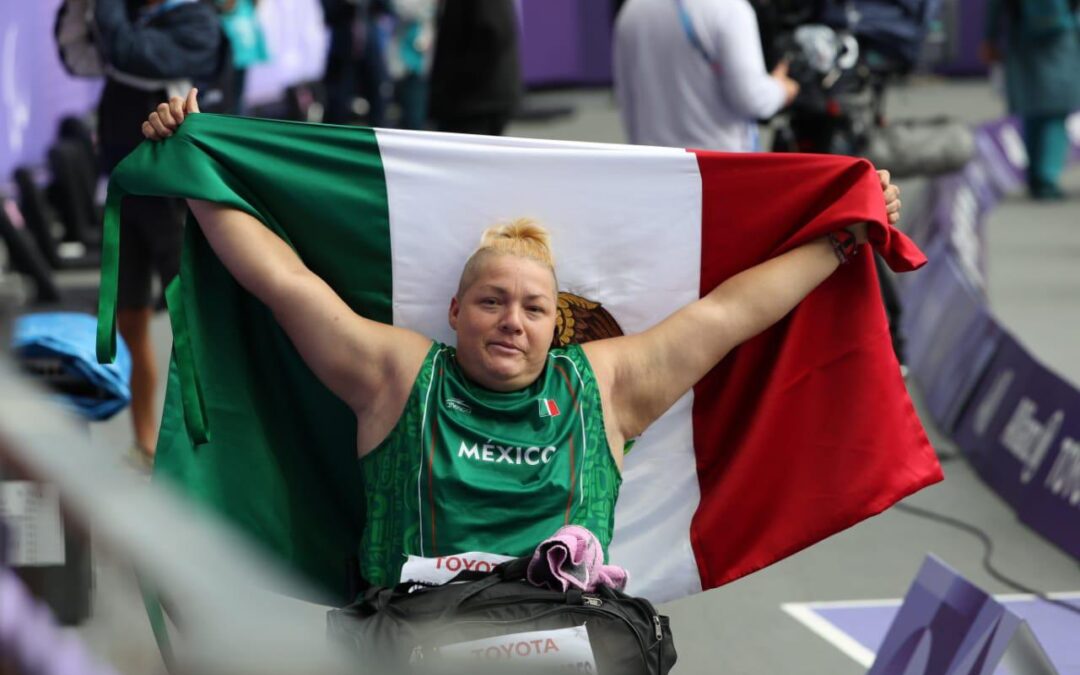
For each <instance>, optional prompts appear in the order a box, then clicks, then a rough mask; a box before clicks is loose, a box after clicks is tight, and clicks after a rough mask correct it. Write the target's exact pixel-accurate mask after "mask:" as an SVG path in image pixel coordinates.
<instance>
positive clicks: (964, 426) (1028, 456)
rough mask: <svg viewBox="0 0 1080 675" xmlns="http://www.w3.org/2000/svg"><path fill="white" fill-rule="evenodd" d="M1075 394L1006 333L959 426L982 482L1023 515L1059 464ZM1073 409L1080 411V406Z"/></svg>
mask: <svg viewBox="0 0 1080 675" xmlns="http://www.w3.org/2000/svg"><path fill="white" fill-rule="evenodd" d="M1070 394H1072V395H1073V397H1077V396H1080V394H1077V393H1076V392H1074V391H1072V388H1071V386H1070V385H1069V384H1068V383H1066V382H1065V381H1063V380H1061V378H1059V377H1057V376H1056V375H1054V374H1053V373H1051V372H1050V371H1049V370H1047V369H1046V368H1045V367H1043V366H1042V365H1041V364H1039V363H1038V362H1036V361H1035V360H1034V359H1033V358H1032V357H1031V356H1030V355H1029V354H1028V353H1027V351H1026V350H1025V349H1024V347H1023V346H1022V345H1021V344H1020V343H1019V342H1017V341H1016V339H1015V338H1013V337H1012V336H1011V335H1009V334H1007V333H1003V334H1002V336H1001V338H1000V340H999V344H998V349H997V352H996V353H995V354H994V358H993V359H992V360H991V361H990V363H989V365H988V366H987V368H986V371H985V373H984V375H983V377H982V378H981V380H980V382H979V385H978V387H977V388H976V390H975V392H974V393H973V395H972V397H971V401H970V403H969V404H968V406H967V407H966V409H965V411H964V413H963V415H962V416H961V418H960V420H959V422H958V423H957V426H956V430H955V434H954V439H955V440H956V442H957V444H958V445H959V446H960V447H961V448H962V449H963V450H964V451H965V452H966V453H967V454H968V456H969V457H970V459H971V461H972V464H973V465H974V466H975V468H976V469H977V470H978V471H979V473H980V474H981V475H982V477H983V479H984V480H986V482H988V483H989V484H990V485H991V487H993V488H994V490H995V491H997V492H998V494H1000V495H1001V496H1002V497H1003V498H1004V499H1005V500H1006V501H1008V502H1009V503H1010V504H1011V505H1012V506H1013V508H1015V509H1017V510H1018V511H1020V510H1022V509H1023V508H1024V505H1025V502H1026V501H1027V499H1028V493H1029V492H1030V490H1031V488H1032V486H1033V485H1035V484H1036V482H1037V481H1038V480H1040V479H1043V480H1044V479H1045V478H1044V477H1045V476H1046V474H1047V471H1048V468H1049V466H1051V465H1052V464H1053V463H1054V460H1055V459H1056V455H1057V451H1058V448H1059V446H1060V445H1061V438H1062V431H1063V428H1062V427H1063V423H1064V422H1065V413H1064V410H1066V409H1068V404H1069V401H1068V399H1069V398H1070ZM1072 405H1073V409H1076V410H1080V401H1076V400H1074V401H1073V402H1072ZM1073 529H1076V528H1075V524H1074V525H1073Z"/></svg>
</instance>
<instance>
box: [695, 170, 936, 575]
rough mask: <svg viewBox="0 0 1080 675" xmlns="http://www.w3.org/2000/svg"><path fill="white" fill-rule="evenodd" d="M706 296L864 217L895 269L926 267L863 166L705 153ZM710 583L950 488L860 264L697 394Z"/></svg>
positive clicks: (701, 516)
mask: <svg viewBox="0 0 1080 675" xmlns="http://www.w3.org/2000/svg"><path fill="white" fill-rule="evenodd" d="M696 156H697V160H698V167H699V170H700V173H701V180H702V200H703V203H702V233H701V251H702V254H701V255H702V259H701V289H700V292H701V294H702V295H705V294H706V293H708V292H709V291H710V290H712V289H713V288H715V287H716V285H717V284H719V283H720V282H721V281H723V280H724V279H726V278H728V277H730V276H731V275H733V274H735V273H737V272H739V271H741V270H743V269H746V268H747V267H750V266H752V265H754V264H756V263H758V262H761V261H764V260H766V259H768V258H770V257H772V256H775V255H777V254H778V253H780V252H783V251H785V250H788V249H791V248H793V247H795V246H798V245H799V244H802V243H804V242H807V241H810V240H812V239H814V238H817V237H820V236H822V235H824V234H826V233H828V232H830V231H833V230H836V229H839V228H841V227H844V226H846V225H850V224H852V223H855V222H859V221H871V222H872V223H873V225H872V228H871V229H872V233H871V240H872V241H874V242H875V245H876V246H877V248H878V250H879V251H880V252H881V254H882V256H883V257H884V258H885V260H886V261H887V262H888V263H889V265H890V267H892V268H893V269H894V270H910V269H914V268H917V267H919V266H921V265H922V264H923V263H925V261H926V258H925V257H924V256H923V255H922V253H921V252H920V251H919V250H918V248H916V247H915V245H914V244H913V243H912V242H911V241H910V240H909V239H907V237H905V236H904V235H903V234H901V233H900V232H899V231H897V230H896V229H894V228H892V227H890V226H888V225H887V224H886V223H887V220H886V217H885V210H884V200H883V199H882V196H881V188H880V185H879V183H878V179H877V176H876V175H875V174H874V172H873V167H872V166H871V165H870V164H869V163H868V162H865V161H862V160H855V159H851V158H844V157H836V156H824V155H803V156H798V155H783V156H776V155H768V154H745V155H724V154H720V153H712V152H696ZM693 425H694V429H693V434H694V447H695V455H696V458H697V472H698V481H699V483H700V488H701V501H700V504H699V506H698V509H697V511H696V513H695V514H694V518H693V521H692V524H691V532H690V538H691V542H692V544H693V548H694V554H695V557H696V560H697V564H698V569H699V572H700V575H701V584H702V587H703V588H712V587H715V586H719V585H721V584H724V583H727V582H729V581H732V580H734V579H737V578H739V577H741V576H743V575H746V574H749V573H751V572H753V571H755V570H757V569H760V568H762V567H764V566H766V565H770V564H772V563H773V562H776V561H777V560H780V559H781V558H784V557H786V556H788V555H791V554H792V553H795V552H796V551H799V550H800V549H802V548H805V547H806V546H809V545H811V544H813V543H815V542H817V541H819V540H821V539H823V538H825V537H827V536H829V535H831V534H834V533H836V532H838V531H840V530H843V529H845V528H847V527H850V526H851V525H854V524H855V523H857V522H859V521H861V520H863V519H865V518H867V517H869V516H872V515H874V514H876V513H878V512H880V511H882V510H884V509H886V508H888V507H889V506H891V505H892V504H893V503H895V502H896V501H898V500H900V499H902V498H903V497H905V496H907V495H909V494H911V493H912V492H915V491H916V490H919V489H921V488H922V487H924V486H926V485H929V484H931V483H935V482H937V481H939V480H941V479H942V473H941V468H940V466H939V464H938V461H937V457H936V455H935V454H934V451H933V448H931V446H930V443H929V441H928V440H927V438H926V435H925V433H924V431H923V428H922V425H921V423H920V422H919V419H918V417H917V416H916V414H915V410H914V407H913V406H912V404H911V401H910V399H909V398H908V395H907V390H906V388H905V386H904V381H903V379H902V378H901V375H900V369H899V365H898V364H897V362H896V358H895V356H894V355H893V352H892V345H891V342H890V339H889V330H888V325H887V323H886V318H885V314H884V310H883V307H882V302H881V297H880V291H879V287H878V282H877V278H876V275H875V272H874V263H873V256H872V255H869V254H868V252H867V251H864V252H863V253H862V255H860V256H858V257H857V258H855V260H854V261H853V262H852V263H851V264H849V265H847V266H845V267H843V268H841V269H839V270H838V271H837V272H836V273H835V274H833V276H832V277H831V278H829V279H828V280H827V281H826V282H825V283H823V284H822V285H821V286H820V287H818V289H816V290H815V291H814V292H812V293H811V294H810V295H809V297H807V298H806V300H804V301H803V303H802V304H801V305H799V307H797V308H796V309H795V310H794V311H793V312H792V313H791V314H789V315H788V316H787V317H786V318H785V319H784V320H783V321H781V322H780V323H779V324H778V325H777V326H775V327H773V328H772V329H770V330H768V331H766V332H765V333H763V334H761V335H759V336H757V337H756V338H754V339H752V340H750V341H749V342H747V343H745V344H744V345H742V346H741V347H739V349H738V350H736V351H735V352H733V353H732V354H731V355H729V356H728V358H726V359H725V360H724V361H723V362H722V363H721V364H720V365H719V366H718V367H717V368H715V369H713V371H712V372H711V373H709V374H708V375H707V376H706V377H705V378H704V379H702V380H701V381H700V382H699V383H698V384H697V385H696V386H695V387H694V408H693Z"/></svg>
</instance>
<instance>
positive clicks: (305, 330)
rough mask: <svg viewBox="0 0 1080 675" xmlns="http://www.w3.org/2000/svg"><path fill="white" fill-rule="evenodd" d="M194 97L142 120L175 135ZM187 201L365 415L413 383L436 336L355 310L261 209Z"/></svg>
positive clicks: (229, 263)
mask: <svg viewBox="0 0 1080 675" xmlns="http://www.w3.org/2000/svg"><path fill="white" fill-rule="evenodd" d="M195 96H196V92H195V90H192V92H191V93H190V94H189V95H188V97H187V100H186V101H185V100H183V99H180V98H179V97H174V98H173V99H172V100H171V101H170V102H169V103H167V104H165V103H163V104H161V106H159V107H158V110H157V111H155V112H154V113H153V114H151V116H150V119H148V120H147V121H146V122H144V123H143V133H144V135H146V137H147V138H149V139H152V140H158V139H162V138H166V137H168V136H170V135H172V132H173V131H174V130H175V129H176V127H177V126H179V124H180V123H181V122H183V120H184V117H185V116H186V115H189V114H192V113H197V112H198V111H199V108H198V103H197V101H196V99H195ZM188 206H189V207H190V208H191V211H192V213H194V214H195V219H196V220H197V221H198V222H199V226H200V228H201V229H202V231H203V234H204V235H205V236H206V239H207V241H208V242H209V243H210V246H211V248H213V250H214V252H215V253H216V254H217V256H218V258H219V259H220V260H221V262H222V264H224V265H225V268H226V269H228V270H229V272H230V273H231V274H232V275H233V277H234V278H235V279H236V280H237V282H239V284H240V285H241V286H243V287H244V288H245V289H246V290H247V291H248V292H250V293H251V294H252V295H254V296H255V297H257V298H258V299H259V300H261V301H262V302H263V303H265V304H266V306H267V307H269V308H270V310H271V311H272V312H273V313H274V317H275V318H276V319H277V321H278V323H279V324H280V325H281V327H282V329H284V330H285V332H286V334H287V335H288V336H289V339H290V340H291V341H292V343H293V345H294V346H295V347H296V349H297V351H298V352H299V353H300V356H301V357H302V358H303V359H304V362H305V363H307V365H308V367H310V368H311V369H312V371H313V372H314V373H315V375H316V376H317V377H318V378H319V380H320V381H321V382H322V383H323V384H325V385H326V386H327V387H328V388H329V389H330V390H331V391H333V392H334V393H335V394H336V395H337V396H339V397H340V398H341V399H343V400H344V401H345V402H346V403H347V404H348V405H349V406H350V407H351V408H352V409H353V410H355V411H357V413H358V414H362V413H363V412H364V411H366V410H369V409H371V407H372V406H373V405H376V398H377V396H378V395H380V394H383V393H388V392H390V391H392V390H393V388H394V387H395V385H398V384H400V385H401V386H402V387H405V388H406V390H407V388H408V387H409V386H411V384H412V380H413V378H415V376H416V372H417V371H418V370H419V368H420V364H421V363H422V362H423V360H424V357H425V355H426V354H427V350H428V348H429V347H430V345H431V340H429V339H428V338H425V337H424V336H422V335H420V334H418V333H414V332H412V331H409V330H406V329H403V328H396V327H393V326H388V325H385V324H382V323H379V322H377V321H372V320H369V319H365V318H364V317H362V316H360V315H358V314H356V313H355V312H354V311H352V309H351V308H350V307H349V306H348V305H347V304H346V303H345V301H344V300H342V299H341V297H340V296H338V294H337V293H336V292H335V291H334V290H333V289H332V288H330V286H329V285H327V283H326V282H325V281H323V280H322V279H321V278H319V277H318V276H317V275H316V274H315V273H314V272H312V271H311V270H310V269H309V268H308V267H307V266H306V265H305V264H304V262H303V261H302V260H301V259H300V256H299V255H297V254H296V251H294V250H293V249H292V248H291V247H290V246H289V245H288V244H286V243H285V241H284V240H282V239H281V238H280V237H278V236H277V235H276V234H274V233H273V232H272V231H271V230H270V229H269V228H267V227H266V226H265V225H263V223H262V222H261V221H259V220H258V219H257V218H255V217H254V216H251V215H250V214H248V213H245V212H243V211H241V210H239V209H235V208H232V207H228V206H224V205H222V204H215V203H211V202H205V201H199V200H194V199H189V200H188Z"/></svg>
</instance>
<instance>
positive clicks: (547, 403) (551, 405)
mask: <svg viewBox="0 0 1080 675" xmlns="http://www.w3.org/2000/svg"><path fill="white" fill-rule="evenodd" d="M538 402H539V403H540V417H558V416H559V406H558V404H557V403H555V399H552V398H542V399H539V400H538Z"/></svg>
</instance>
